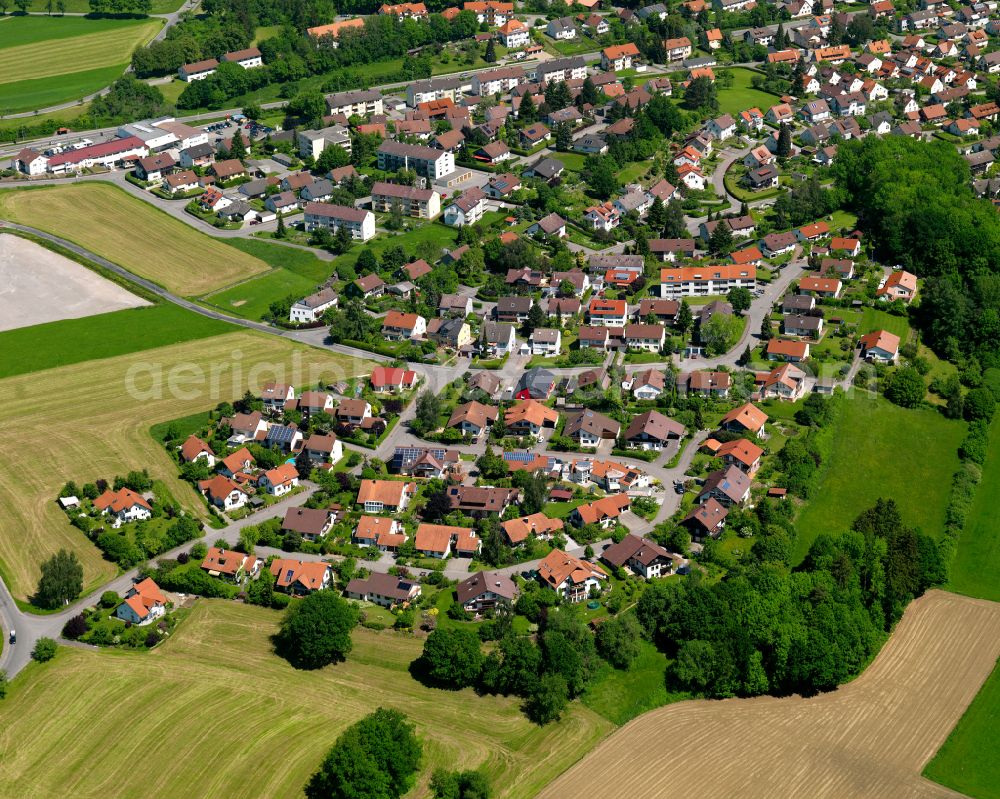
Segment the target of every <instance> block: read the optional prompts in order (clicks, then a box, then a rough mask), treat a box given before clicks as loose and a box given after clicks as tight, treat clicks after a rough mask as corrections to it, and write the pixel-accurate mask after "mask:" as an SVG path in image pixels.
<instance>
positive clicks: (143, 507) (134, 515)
mask: <svg viewBox="0 0 1000 799" xmlns="http://www.w3.org/2000/svg"><path fill="white" fill-rule="evenodd" d="M94 507H95V508H97V510H99V511H100V512H101V513H102V514H107V515H110V516H113V517H114V519H115V521H114V526H115V527H117V526H118V525H120V524H122V523H123V522H135V521H140V520H142V519H148V518H150V517H151V516H152V515H153V506H152V505H150V504H149V502H148V501H147V500H146V499H145V497H143V496H142V495H141V494H137V493H136V492H135V491H133V490H132V489H130V488H122V489H119V490H118V491H111V490H110V489H109V490H108V491H105V492H104V493H103V494H101V496H99V497H98V498H97V499H95V500H94Z"/></svg>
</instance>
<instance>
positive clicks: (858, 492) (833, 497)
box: [792, 397, 965, 563]
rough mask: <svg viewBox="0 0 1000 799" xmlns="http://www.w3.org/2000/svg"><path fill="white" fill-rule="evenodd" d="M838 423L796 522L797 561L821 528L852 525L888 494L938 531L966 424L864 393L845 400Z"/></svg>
mask: <svg viewBox="0 0 1000 799" xmlns="http://www.w3.org/2000/svg"><path fill="white" fill-rule="evenodd" d="M834 424H835V428H834V429H833V431H832V442H833V443H832V445H831V452H830V455H829V457H828V459H827V460H826V463H825V464H824V465H823V466H822V467H821V469H822V472H821V474H820V479H819V481H818V483H817V486H816V490H815V492H814V494H813V497H812V498H811V499H810V500H809V501H808V502H807V503H806V505H805V507H804V508H803V510H802V512H801V514H800V515H799V518H798V521H797V523H796V529H797V530H798V539H797V541H796V546H795V552H794V554H793V558H792V560H793V562H795V563H797V562H799V561H800V560H802V558H803V557H805V554H806V552H808V550H809V546H810V545H811V544H812V542H813V540H814V539H815V538H816V536H817V535H819V534H820V533H831V534H836V533H841V532H843V531H845V530H848V529H849V528H850V526H851V522H853V521H854V519H855V518H857V516H858V514H859V513H861V512H862V511H863V510H865V509H866V508H869V507H871V506H872V505H873V504H874V503H875V501H876V500H877V499H879V498H880V497H885V498H891V499H895V500H896V502H897V503H898V505H899V508H900V512H901V513H902V515H903V520H904V521H905V522H906V523H907V524H911V525H914V526H915V527H919V528H920V529H921V530H922V531H923V532H924V533H926V534H927V535H930V536H932V537H934V538H938V537H939V536H940V535H941V531H942V529H943V526H944V511H945V506H946V505H947V503H948V496H949V492H950V488H951V476H952V474H953V473H954V472H955V470H956V469H957V468H958V446H959V444H960V443H961V441H962V438H963V436H964V433H965V425H964V424H963V423H962V422H958V421H951V420H948V419H945V418H944V417H942V416H941V415H940V414H939V413H937V412H936V411H932V410H927V409H923V408H921V409H918V410H906V409H904V408H899V407H897V406H895V405H892V404H890V403H889V402H888V401H886V400H881V399H880V400H874V401H872V400H869V399H866V398H862V397H856V398H853V399H850V400H844V401H843V403H842V407H841V408H840V411H839V417H838V419H837V421H835V422H834Z"/></svg>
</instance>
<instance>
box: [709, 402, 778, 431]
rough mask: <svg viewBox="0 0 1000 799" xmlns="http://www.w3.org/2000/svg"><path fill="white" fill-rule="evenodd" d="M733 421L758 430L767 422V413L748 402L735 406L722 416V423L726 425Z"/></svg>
mask: <svg viewBox="0 0 1000 799" xmlns="http://www.w3.org/2000/svg"><path fill="white" fill-rule="evenodd" d="M731 422H737V423H739V424H740V425H742V426H743V427H744V428H746V429H747V430H750V431H751V432H757V431H758V430H760V429H761V428H762V427H763V426H764V424H765V423H766V422H767V414H766V413H764V411H762V410H760V409H759V408H757V407H755V406H754V405H751V404H750V403H749V402H748V403H746V404H745V405H740V407H738V408H733V409H732V410H731V411H730V412H729V413H727V414H726V415H725V416H723V417H722V421H721V422H720V424H723V425H726V424H730V423H731Z"/></svg>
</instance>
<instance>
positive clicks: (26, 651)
mask: <svg viewBox="0 0 1000 799" xmlns="http://www.w3.org/2000/svg"><path fill="white" fill-rule="evenodd" d="M590 55H592V56H593V57H594V58H596V57H597V55H598V54H596V53H594V54H590ZM591 60H593V59H591ZM215 116H218V114H216V115H215ZM720 152H721V158H720V160H719V162H718V164H717V165H716V168H715V172H714V173H713V175H712V178H711V180H712V185H713V186H714V188H715V191H716V193H717V194H718V196H720V197H729V195H728V194H727V192H726V190H725V185H724V176H725V172H726V170H727V169H728V168H729V166H730V165H731V164H733V163H735V162H736V161H737V160H739V159H741V158H742V157H743V156H744V155H745V154H746V153H747V152H748V150H747V149H739V150H734V149H727V150H722V151H720ZM81 179H82V180H103V181H108V182H111V183H113V184H115V185H117V186H120V187H121V188H123V189H124V190H126V191H128V192H130V193H131V194H132V195H134V196H136V197H139V198H141V199H142V200H144V201H146V202H150V203H152V204H154V205H156V206H157V207H159V208H161V209H162V210H164V211H165V212H166V213H168V214H170V215H171V216H173V217H175V218H176V219H178V220H180V221H182V222H184V223H185V224H187V225H191V226H193V227H197V228H199V229H201V230H202V231H203V232H205V233H208V234H209V235H213V236H217V237H220V238H236V237H241V236H247V235H249V232H250V231H249V230H231V231H227V230H218V229H216V228H213V227H211V226H209V225H207V224H206V223H204V222H202V221H201V220H198V219H196V218H195V217H192V216H191V215H190V214H187V213H186V212H185V211H184V204H183V203H181V202H170V201H166V200H160V199H158V198H154V197H152V195H150V194H149V193H148V192H145V191H143V190H142V189H140V188H139V187H137V186H134V185H133V184H131V183H129V182H128V181H126V180H125V175H124V173H122V172H112V173H108V174H106V175H99V176H91V177H84V178H81ZM65 182H67V181H65V180H39V181H33V185H44V184H56V183H65ZM765 202H767V201H758V202H754V203H751V205H752V206H757V205H760V204H763V203H765ZM739 207H740V203H739V202H738V201H736V200H735V199H734V198H730V201H729V205H728V206H727V207H725V208H722V209H721V210H723V211H726V212H735V211H737V210H738V209H739ZM702 221H704V218H700V219H691V220H689V222H688V229H689V230H690V231H691V233H692V234H693V235H697V229H698V226H699V225H700V223H701V222H702ZM273 224H274V223H271V225H273ZM5 225H6V226H7V227H10V228H12V229H14V230H19V231H22V232H25V233H30V234H33V235H35V236H37V237H39V238H41V239H44V240H47V241H50V242H52V243H54V244H57V245H59V246H61V247H64V248H66V249H68V250H69V251H71V252H73V253H75V254H77V255H79V256H81V257H83V258H87V259H89V260H91V261H93V262H95V263H97V264H98V265H100V266H101V267H102V268H104V269H108V270H109V271H111V272H113V273H115V274H117V275H119V276H120V277H122V278H124V279H125V280H127V281H129V282H131V283H133V284H134V285H137V286H140V287H142V288H143V289H145V290H146V291H148V292H150V293H152V294H155V295H157V296H159V297H161V298H162V299H164V300H166V301H168V302H172V303H174V304H176V305H179V306H181V307H183V308H185V309H187V310H189V311H192V312H194V313H198V314H201V315H203V316H206V317H209V318H213V319H218V320H221V321H226V322H229V323H231V324H234V325H237V326H240V327H243V328H246V329H250V330H254V331H257V332H261V333H265V334H269V335H277V336H282V337H285V338H288V339H291V340H294V341H298V342H301V343H303V344H308V345H311V346H316V347H321V348H324V349H328V350H331V351H333V352H338V353H342V354H345V355H349V356H353V357H357V358H362V359H366V360H369V361H374V362H380V363H387V362H390V361H391V360H392V359H391V358H389V357H386V356H381V355H376V354H373V353H371V352H368V351H364V350H359V349H356V348H353V347H349V346H346V345H343V344H339V343H336V342H332V341H329V340H328V331H327V330H326V329H325V328H318V329H310V330H297V331H288V330H281V329H278V328H274V327H271V326H269V325H265V324H262V323H259V322H253V321H249V320H246V319H239V318H235V317H231V316H228V315H227V314H225V313H222V312H220V311H217V310H213V309H210V308H205V307H202V306H200V305H197V304H196V303H193V302H191V301H189V300H187V299H184V298H182V297H179V296H177V295H174V294H172V293H171V292H169V291H167V290H165V289H163V288H162V287H160V286H158V285H156V284H154V283H152V282H151V281H149V280H146V279H144V278H141V277H139V276H138V275H135V274H133V273H131V272H129V271H128V270H126V269H124V268H122V267H120V266H118V265H117V264H114V263H112V262H111V261H109V260H107V259H105V258H102V257H100V256H98V255H96V254H94V253H92V252H90V251H88V250H87V249H85V248H83V247H81V246H79V245H77V244H74V243H73V242H71V241H68V240H66V239H63V238H61V237H58V236H55V235H52V234H50V233H47V232H45V231H42V230H38V229H35V228H32V227H28V226H25V225H19V224H14V223H6V222H0V227H3V226H5ZM266 228H267V225H263V226H261V227H259V228H256V229H255V230H254V232H256V231H259V230H262V229H266ZM276 243H278V244H281V245H283V246H288V247H297V246H298V245H294V244H291V243H288V242H276ZM629 244H630V242H623V243H619V244H616V245H614V246H613V247H610V248H608V249H607V250H603V251H602V252H606V253H618V252H623V251H624V250H625V249H626V248H627V247H628V246H629ZM569 246H570V249H571V250H574V251H583V252H585V253H590V252H593V251H592V250H590V249H589V248H587V247H582V246H580V245H576V244H572V243H570V244H569ZM310 250H311V248H310ZM311 251H313V252H316V253H317V255H318V257H320V258H322V259H324V260H331V259H332V257H333V256H331V255H330V254H329V253H325V252H317V251H315V250H311ZM801 254H802V253H801V248H796V250H795V252H794V253H793V256H792V260H791V262H790V263H788V264H787V265H785V266H784V267H783V268H782V269H781V270H780V271H779V272H777V273H776V275H775V277H774V279H773V280H772V281H771V282H770V283H768V284H764V285H763V286H762V287H763V292H762V294H761V295H760V296H758V297H755V298H754V301H753V303H752V305H751V307H750V309H749V311H748V312H747V313H746V324H745V329H744V332H743V334H742V336H741V337H740V339H739V341H738V342H737V343H736V345H735V346H734V347H732V348H731V349H730V350H729V351H728V352H726V353H724V354H723V355H721V356H718V357H715V358H701V357H694V358H679V357H677V356H674V357H673V358H672V359H671V361H672V363H673V365H674V366H676V367H677V368H679V369H681V370H685V371H690V370H696V369H705V368H713V367H719V366H727V367H735V366H736V365H737V361H738V360H739V358H740V357H741V355H742V353H743V351H744V350H745V349H746V347H747V346H750V347H751V348H752V347H753V346H754V345H755V343H756V342H757V340H758V339H759V331H760V327H761V322H762V320H763V319H764V317H765V315H767V314H768V313H769V312H770V310H771V308H772V306H773V305H774V303H775V302H778V301H780V298H781V297H782V296H783V295H784V293H785V292H786V291H787V289H788V286H789V285H790V284H791V283H792V282H793V281H795V280H796V279H798V278H799V276H800V275H801V274H802V273H803V271H804V269H805V265H806V264H805V261H804V259H802V258H801ZM615 358H616V356H615V355H614V354H611V355H609V357H608V359H606V361H605V366H607V365H608V363H610V362H611V361H612V360H613V359H615ZM529 360H530V359H529V358H528V357H525V356H516V355H511V356H510V357H508V359H507V360H506V362H505V363H504V365H503V367H502V368H501V369H500V370H498V371H497V372H496V374H497V376H498V377H499V378H500V379H501V382H502V384H503V385H504V386H510V385H513V384H514V383H516V381H517V379H518V377H519V376H520V375H521V374H522V373H523V372H524V371H525V369H526V368H527V363H528V361H529ZM665 365H666V362H661V363H643V364H627V365H625V367H624V368H625V370H626V372H627V373H634V372H637V371H640V370H645V369H649V368H658V367H659V368H662V367H664V366H665ZM859 366H860V364H859V361H858V359H857V358H855V361H854V363H853V364H852V366H851V370H850V372H849V373H848V375H847V376H846V379H845V380H844V384H845V385H850V381H851V380H852V379H853V377H854V375H855V374H856V373H857V370H858V368H859ZM409 367H410V368H411V369H413V370H414V371H416V372H417V373H418V375H419V376H420V377H421V379H422V380H423V387H424V388H427V389H430V390H431V391H433V392H435V393H439V392H440V391H441V390H442V389H443V388H444V387H445V386H446V385H447V384H448V383H450V382H452V381H454V380H456V379H459V378H461V377H462V376H463V375H464V374H465V373H467V372H469V371H475V370H472V369H471V363H470V361H469V360H468V359H467V358H457V359H455V360H453V361H451V362H450V363H449V364H448V365H429V364H422V363H411V364H409ZM591 368H593V366H590V365H583V366H578V367H565V368H552V369H551V370H550V371H552V372H553V373H554V374H556V375H558V376H568V375H573V374H579V373H580V372H583V371H586V370H588V369H591ZM415 406H416V403H415V401H414V402H411V403H410V404H409V405H408V406H407V407H406V408H405V409H404V411H403V414H402V416H401V418H400V420H399V422H398V423H397V424H396V425H395V426H394V427H393V429H392V431H390V433H389V435H387V436H386V438H385V439H384V440H383V441H382V442H381V443H380V444H379V446H378V447H377V449H376V450H374V451H371V450H366V449H363V448H361V447H356V446H353V445H350V444H347V445H345V446H346V448H347V449H349V450H354V451H358V452H360V453H362V454H364V455H367V456H374V457H378V458H380V459H382V460H388V459H389V458H390V457H391V456H392V453H393V451H394V450H395V448H396V447H398V446H404V445H407V446H427V444H428V442H426V441H423V440H422V439H419V438H417V437H416V436H414V435H413V434H412V433H410V432H409V429H408V425H407V423H408V422H409V420H411V419H412V418H413V415H414V414H415ZM707 436H708V431H695V432H694V435H693V436H692V438H690V439H688V440H687V441H686V442H685V445H684V448H683V451H682V453H681V455H680V457H679V458H678V461H677V463H676V465H674V466H672V467H670V468H668V467H667V466H666V464H667V463H668V462H669V461H670V460H671V459H672V458H673V457H674V455H675V454H676V450H668V451H666V452H664V453H661V455H660V456H659V457H658V458H657V459H656V460H655V461H653V462H651V463H647V462H646V461H642V460H638V459H632V458H627V457H619V456H617V455H615V456H609V457H612V458H613V459H614V460H616V461H619V462H621V463H623V464H625V465H629V466H634V467H637V468H639V469H641V470H643V471H644V472H646V473H647V474H648V475H649V476H650V477H651V478H652V479H653V480H655V481H658V482H659V483H660V490H659V492H658V493H657V495H656V496H657V499H658V500H659V501H660V503H661V504H660V508H659V510H658V511H657V513H656V516H655V518H654V519H653V520H652V521H647V520H645V519H642V518H640V517H638V516H636V515H635V514H633V513H628V514H626V516H625V523H626V526H627V527H628V528H629V529H630V530H631V531H632V532H633V533H635V534H638V535H645V534H647V533H648V532H650V531H651V530H652V529H653V527H654V526H655V525H656V524H658V523H659V522H661V521H663V520H665V519H667V518H669V516H670V515H672V514H673V513H674V512H675V511H676V509H677V507H678V505H679V502H680V497H679V496H678V495H677V494H676V493H674V491H673V483H674V481H675V480H679V479H681V478H683V477H684V475H685V473H686V472H687V470H688V468H689V467H690V464H691V462H692V460H693V458H694V456H695V454H696V453H697V451H698V448H699V446H700V445H701V443H702V442H703V441H704V439H705V438H706V437H707ZM485 446H486V444H485V442H480V443H476V444H467V445H462V444H458V445H449V448H451V449H455V450H458V451H459V452H462V453H465V454H471V455H477V456H478V455H479V454H481V453H482V452H483V451H484V449H485ZM535 451H536V452H538V453H543V454H551V455H554V456H556V457H559V458H561V459H563V460H572V459H574V458H580V457H588V454H585V453H580V454H577V453H565V452H555V451H552V450H550V449H548V444H547V443H546V442H540V443H539V444H538V445H537V446H536V447H535ZM591 456H592V455H591ZM358 470H360V467H358V469H357V470H356V471H358ZM314 490H315V488H310V489H308V490H307V491H306V492H303V493H299V494H296V495H295V496H293V497H288V498H286V499H284V500H282V501H281V502H279V503H277V504H275V505H272V506H271V507H269V508H268V509H267V510H265V511H263V512H261V513H260V514H256V515H253V516H251V517H249V518H247V519H245V520H242V521H240V522H234V523H231V524H229V525H228V526H227V527H225V528H223V529H220V530H213V529H207V530H206V532H205V536H204V538H203V539H202V540H203V541H205V542H206V543H208V544H211V543H212V542H214V541H215V540H217V539H220V538H221V539H224V540H225V541H227V543H228V544H229V545H230V546H234V545H236V544H237V543H238V541H239V533H240V530H241V529H242V528H243V527H244V526H246V525H248V524H256V523H259V522H260V521H262V520H264V519H266V518H269V517H275V516H281V515H283V514H284V512H285V510H286V509H287V508H288V507H291V506H295V505H300V504H302V502H303V501H304V500H305V499H306V498H307V497H308V496H309V495H310V494H311V493H312V491H314ZM192 543H193V542H192ZM192 543H189V544H186V545H184V546H182V547H179V548H178V549H176V550H173V551H171V552H167V553H164V554H163V555H162V556H161V557H173V556H176V555H177V554H178V553H179V552H181V551H186V550H189V549H190V547H191V546H192ZM573 543H574V545H572V546H570V547H569V550H570V552H571V553H573V554H577V555H581V554H582V553H583V550H584V547H583V546H580V545H578V544H576V543H575V542H573ZM606 543H608V542H606V541H605V542H600V543H598V544H595V545H594V549H595V551H600V547H601V546H602V545H603V544H606ZM258 554H259V555H260V556H261V557H265V558H266V557H267V556H269V555H272V554H274V555H280V556H287V555H289V554H290V553H285V552H281V551H280V550H271V549H268V548H264V547H261V548H259V551H258ZM294 556H295V557H299V558H302V559H304V560H315V559H319V558H320V557H321V556H318V555H305V554H301V553H299V554H296V555H294ZM362 565H364V566H366V567H367V568H371V569H376V570H379V571H385V570H386V569H387V568H388V567H389V566H391V565H393V560H392V558H391V557H390V556H388V555H386V556H384V557H382V558H381V559H379V560H378V561H374V562H364V563H363V564H362ZM536 565H537V562H536V561H531V562H527V563H521V564H518V565H516V566H512V567H508V568H506V569H503V570H502V571H503V572H505V573H514V572H520V571H525V570H529V569H532V568H534V567H535V566H536ZM468 566H469V561H467V560H463V559H452V560H449V561H448V562H447V563H446V565H445V572H444V573H445V574H446V576H448V577H449V578H450V579H462V578H463V577H465V576H466V575H467V574H468ZM135 573H136V572H135V571H134V570H133V571H130V572H128V573H125V574H122V575H120V576H119V577H117V578H115V579H114V580H111V581H109V582H108V583H107V584H105V585H103V586H101V587H100V588H99V589H97V590H96V591H94V592H93V593H92V594H90V595H89V596H88V597H85V598H83V599H81V600H79V601H77V602H76V603H74V604H73V606H71V607H69V608H67V609H65V610H63V611H60V612H58V613H55V614H51V615H40V614H35V613H24V612H22V611H21V610H20V609H19V608H18V607H17V605H16V603H15V602H14V601H13V599H12V598H11V596H10V594H9V592H8V591H7V588H6V586H4V585H3V584H2V582H0V624H2V628H3V629H4V630H5V637H6V635H7V634H8V633H9V631H10V630H11V629H16V630H17V643H16V644H14V645H13V646H11V645H5V646H4V649H3V653H2V654H0V669H5V670H6V671H7V673H8V675H9V676H13V675H15V674H16V673H17V672H19V671H20V670H21V669H22V668H24V666H25V665H26V664H27V663H28V661H29V657H30V651H31V649H32V648H33V646H34V642H35V641H36V640H37V639H38V638H39V637H42V636H49V637H53V638H58V637H59V634H60V631H61V629H62V626H63V624H65V621H66V620H67V619H68V618H70V617H71V616H72V615H74V614H76V613H78V612H79V609H80V608H81V607H85V606H87V605H91V604H94V603H95V602H96V601H97V599H98V598H99V597H100V594H101V593H102V592H104V591H106V590H114V591H117V592H119V593H123V592H124V591H125V590H126V589H127V588H128V587H129V585H130V584H131V578H132V577H133V576H134V575H135Z"/></svg>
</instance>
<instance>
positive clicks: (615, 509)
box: [576, 494, 632, 524]
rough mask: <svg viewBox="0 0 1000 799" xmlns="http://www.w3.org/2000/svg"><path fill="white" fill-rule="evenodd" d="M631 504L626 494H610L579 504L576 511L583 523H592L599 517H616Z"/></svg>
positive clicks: (598, 519)
mask: <svg viewBox="0 0 1000 799" xmlns="http://www.w3.org/2000/svg"><path fill="white" fill-rule="evenodd" d="M631 504H632V501H631V500H630V499H629V497H628V494H610V495H608V496H606V497H601V498H600V499H595V500H594V501H593V502H588V503H587V504H586V505H580V506H579V507H578V508H577V509H576V512H577V514H579V516H580V520H581V521H582V522H583V523H584V524H594V523H595V522H599V521H600V520H601V519H607V518H610V519H617V518H618V517H619V516H620V515H621V514H622V512H623V511H626V510H628V508H629V506H630V505H631Z"/></svg>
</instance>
